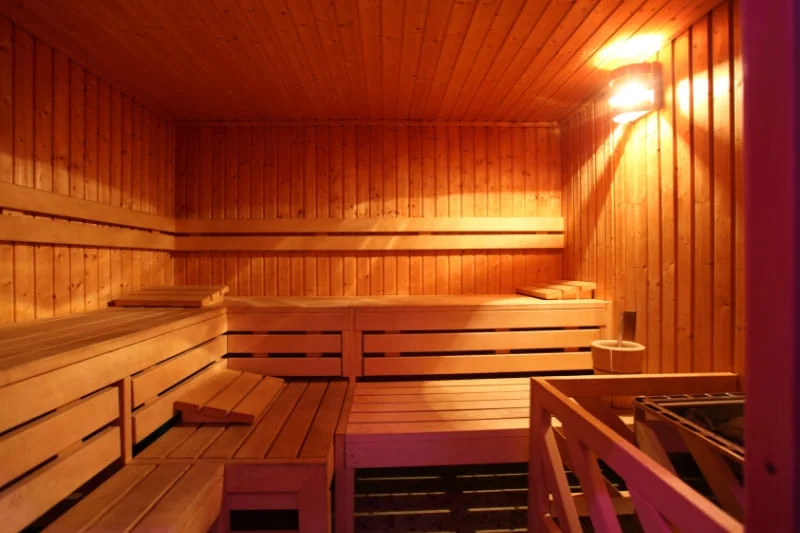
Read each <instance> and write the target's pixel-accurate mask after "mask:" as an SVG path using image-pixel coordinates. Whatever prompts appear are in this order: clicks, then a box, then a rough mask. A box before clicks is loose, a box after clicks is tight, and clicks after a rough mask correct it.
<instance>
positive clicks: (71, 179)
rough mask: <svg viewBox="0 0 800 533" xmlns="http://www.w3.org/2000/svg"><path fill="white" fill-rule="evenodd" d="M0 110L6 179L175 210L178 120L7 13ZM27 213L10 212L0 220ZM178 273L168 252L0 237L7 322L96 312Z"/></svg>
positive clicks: (2, 311)
mask: <svg viewBox="0 0 800 533" xmlns="http://www.w3.org/2000/svg"><path fill="white" fill-rule="evenodd" d="M0 116H2V117H3V118H2V120H0V182H3V183H4V186H5V184H14V185H16V186H20V187H27V188H30V189H31V191H33V190H39V191H46V192H48V193H51V194H57V195H62V196H63V197H64V198H71V199H82V200H85V201H88V202H92V203H96V204H97V205H100V204H102V205H105V206H111V207H118V208H120V211H121V212H122V210H123V208H124V209H126V210H134V211H137V212H140V213H146V214H149V215H158V216H161V217H171V216H173V214H174V200H173V189H174V139H175V130H174V126H173V125H172V124H170V123H169V122H168V121H167V120H165V119H163V118H161V117H159V116H157V115H155V114H154V113H152V112H151V111H149V110H148V109H147V108H144V107H143V106H142V105H140V104H139V103H138V102H136V101H135V100H132V99H131V98H129V97H128V96H127V95H125V94H122V93H121V92H120V91H119V90H117V89H115V88H114V87H112V86H110V84H109V83H107V82H106V81H104V80H102V79H100V78H98V77H97V76H96V75H95V74H94V73H92V72H90V71H88V70H86V69H84V68H83V67H82V66H81V65H80V64H78V63H76V62H74V61H72V60H70V58H68V57H67V56H66V55H65V54H63V53H62V52H60V51H58V50H54V49H53V48H51V47H50V46H49V45H48V44H46V43H44V42H43V41H41V40H39V39H37V38H36V37H34V36H32V35H31V34H29V33H28V32H26V31H24V30H22V29H20V28H19V27H17V26H15V25H13V24H12V23H11V22H10V21H9V20H8V19H6V18H3V17H0ZM23 216H25V217H27V216H28V215H22V214H19V213H17V212H15V211H11V210H9V209H5V210H3V213H2V215H0V225H2V224H4V219H5V220H6V222H5V228H6V229H8V228H9V227H11V226H10V223H9V221H10V220H11V218H10V217H14V218H15V222H18V221H19V217H23ZM6 217H9V218H6ZM80 218H83V219H84V220H85V219H87V218H88V219H90V220H91V218H90V217H80ZM37 222H41V223H47V222H48V221H47V220H42V221H37ZM104 222H105V220H104ZM86 223H87V224H88V223H89V222H86ZM12 237H13V236H12ZM172 280H173V265H172V261H171V258H170V256H169V253H168V252H167V251H147V250H132V249H129V250H120V249H110V248H106V247H83V246H59V245H49V244H43V245H39V244H27V243H25V244H23V243H20V242H14V241H13V239H12V240H11V241H5V242H2V243H0V324H6V323H12V322H24V321H28V320H32V319H35V318H45V317H50V316H54V315H63V314H68V313H76V312H82V311H85V310H91V309H97V308H99V307H101V306H103V305H104V304H105V302H107V301H108V300H109V299H111V298H113V297H116V296H119V295H120V293H122V292H125V291H128V290H132V289H135V288H138V287H141V286H143V285H153V284H165V283H171V282H172Z"/></svg>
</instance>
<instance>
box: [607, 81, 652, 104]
mask: <svg viewBox="0 0 800 533" xmlns="http://www.w3.org/2000/svg"><path fill="white" fill-rule="evenodd" d="M654 92H655V91H653V88H652V87H647V86H645V85H644V84H643V83H642V82H641V81H639V80H630V81H627V82H625V83H623V84H621V85H620V86H619V87H617V88H615V90H614V94H613V95H612V96H611V99H610V100H609V101H608V104H609V105H610V106H611V107H613V108H615V109H618V108H621V107H634V106H640V105H644V104H647V105H653V103H654V102H655V94H654Z"/></svg>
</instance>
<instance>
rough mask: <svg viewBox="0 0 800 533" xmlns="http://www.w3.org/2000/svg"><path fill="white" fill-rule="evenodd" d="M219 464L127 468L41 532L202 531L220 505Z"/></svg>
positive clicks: (220, 471)
mask: <svg viewBox="0 0 800 533" xmlns="http://www.w3.org/2000/svg"><path fill="white" fill-rule="evenodd" d="M222 470H223V467H222V465H214V464H201V465H128V466H126V467H124V468H123V469H122V470H120V471H119V472H117V473H116V474H115V475H114V476H113V477H111V478H110V479H109V480H108V481H106V482H105V483H103V484H102V485H101V486H100V487H98V488H97V489H96V490H94V491H92V492H91V493H90V494H89V495H88V496H86V498H84V499H83V500H81V501H80V502H79V503H78V504H77V505H75V507H73V508H71V509H70V510H69V511H67V513H65V514H64V515H63V516H61V517H60V518H59V519H58V520H57V521H56V522H55V523H53V524H51V525H50V526H49V527H48V528H47V529H45V531H46V532H48V533H51V532H52V533H80V532H83V531H90V530H91V531H130V532H135V533H151V532H153V531H180V532H181V533H207V532H208V531H209V529H210V528H211V526H212V525H213V524H214V523H215V522H216V520H217V517H218V516H219V513H220V505H221V502H222Z"/></svg>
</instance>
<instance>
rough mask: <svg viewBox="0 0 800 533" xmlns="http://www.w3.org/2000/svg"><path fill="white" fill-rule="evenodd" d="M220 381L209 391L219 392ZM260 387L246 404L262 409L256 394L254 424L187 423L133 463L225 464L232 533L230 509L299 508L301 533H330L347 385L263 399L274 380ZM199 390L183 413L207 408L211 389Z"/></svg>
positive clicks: (226, 522) (317, 384)
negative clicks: (336, 454) (335, 449)
mask: <svg viewBox="0 0 800 533" xmlns="http://www.w3.org/2000/svg"><path fill="white" fill-rule="evenodd" d="M234 379H235V378H234ZM215 381H217V382H215V383H210V385H209V386H210V388H218V385H219V382H218V381H219V380H215ZM239 381H240V382H242V381H244V380H239ZM262 383H265V384H267V385H265V386H264V387H262V388H258V387H257V386H256V387H253V388H251V389H249V393H248V394H245V395H244V396H243V397H242V399H241V400H240V402H247V403H250V404H252V403H256V402H251V401H250V398H251V397H252V396H253V395H256V396H258V401H259V402H263V408H262V412H261V413H260V414H259V415H258V418H257V419H256V421H255V423H254V424H252V425H246V424H244V425H243V424H241V423H231V424H219V423H214V424H212V423H205V424H181V425H179V426H176V427H173V428H171V429H169V430H168V431H167V432H166V433H165V434H164V435H163V436H161V437H159V438H158V439H157V440H156V441H155V442H154V443H153V444H152V445H150V446H149V447H147V448H146V449H145V450H144V451H142V453H140V454H139V455H137V456H136V458H135V459H134V463H135V464H161V465H164V464H173V463H177V464H193V465H205V464H224V465H225V486H224V500H223V507H222V508H223V511H222V515H221V518H220V526H221V531H229V530H230V512H231V511H236V510H248V509H280V510H284V509H296V510H298V519H299V525H300V532H301V533H324V532H326V531H330V525H331V524H330V514H331V513H330V511H331V499H330V486H331V481H332V478H333V470H334V457H333V438H334V431H335V429H336V426H337V423H338V422H339V420H340V417H341V416H342V413H343V412H344V411H345V408H346V407H345V406H346V399H347V392H348V382H347V381H345V380H333V381H327V380H324V381H306V380H301V381H290V382H288V383H286V384H282V385H281V386H280V388H279V389H278V390H277V391H274V394H273V393H271V392H270V393H268V394H265V393H264V391H265V390H267V389H269V390H270V391H272V390H273V388H272V386H273V384H274V381H272V380H269V381H264V382H262ZM242 388H246V386H245V387H242ZM198 389H201V394H197V395H196V394H194V393H193V392H190V393H189V395H188V396H189V399H190V400H191V401H187V402H186V404H185V405H183V407H182V409H183V410H186V409H191V407H190V405H189V404H190V403H191V404H192V405H194V406H200V405H201V404H202V405H203V406H207V405H208V403H207V402H206V401H205V400H204V399H202V400H199V401H198V398H199V397H200V396H202V395H204V394H205V392H204V391H202V389H205V391H207V390H209V389H208V388H204V387H203V386H202V385H200V386H199V387H198ZM196 390H197V389H196ZM226 390H230V388H227V389H226ZM239 390H241V389H239ZM218 394H224V391H220V392H219V393H218ZM231 396H232V395H231ZM231 403H233V402H231ZM200 411H202V409H200Z"/></svg>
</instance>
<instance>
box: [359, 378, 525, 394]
mask: <svg viewBox="0 0 800 533" xmlns="http://www.w3.org/2000/svg"><path fill="white" fill-rule="evenodd" d="M386 385H387V387H385V388H383V389H374V390H362V391H359V392H358V394H356V396H358V397H359V398H378V397H381V396H387V395H389V396H401V395H402V396H406V395H416V394H423V393H427V394H435V393H448V392H458V393H472V392H511V391H521V390H530V388H531V385H530V382H529V380H524V381H523V382H519V383H506V384H498V385H492V384H487V385H463V386H457V385H454V386H452V387H451V386H447V385H441V386H434V385H422V386H418V387H413V386H409V387H398V386H395V385H394V384H393V383H387V384H386Z"/></svg>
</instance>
